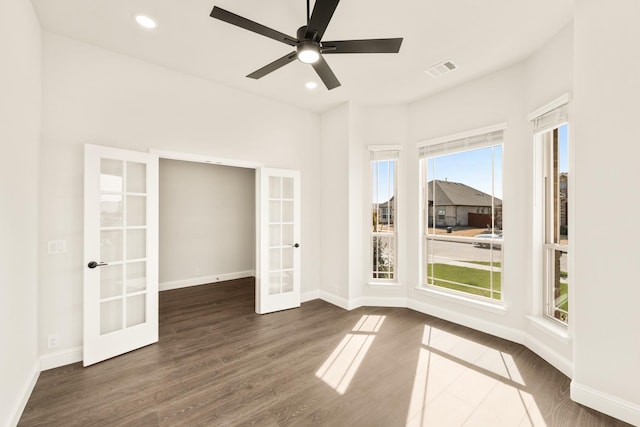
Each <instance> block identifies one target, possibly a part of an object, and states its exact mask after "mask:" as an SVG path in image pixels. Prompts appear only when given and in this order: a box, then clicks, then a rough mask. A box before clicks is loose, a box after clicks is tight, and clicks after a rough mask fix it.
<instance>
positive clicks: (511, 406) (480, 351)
mask: <svg viewBox="0 0 640 427" xmlns="http://www.w3.org/2000/svg"><path fill="white" fill-rule="evenodd" d="M539 423H540V411H539V409H538V408H537V406H536V402H535V399H534V398H533V396H532V395H531V394H530V393H529V392H528V390H527V387H526V384H525V382H524V380H523V377H522V375H521V374H520V372H519V370H518V368H517V366H516V362H515V360H514V359H513V356H512V355H511V354H508V353H505V352H502V351H499V350H497V349H494V348H491V347H489V346H487V345H483V344H479V343H476V342H474V341H472V340H469V339H466V338H462V337H459V336H457V335H455V334H452V333H449V332H446V331H442V330H440V329H437V328H433V327H431V326H428V325H426V326H425V327H424V332H423V338H422V343H421V346H420V349H419V354H418V362H417V366H416V374H415V378H414V383H413V388H412V392H411V400H410V403H409V410H408V413H407V418H406V425H407V426H416V427H422V426H427V425H430V426H431V425H454V426H462V425H469V426H471V425H516V426H517V425H521V424H522V425H540V424H539Z"/></svg>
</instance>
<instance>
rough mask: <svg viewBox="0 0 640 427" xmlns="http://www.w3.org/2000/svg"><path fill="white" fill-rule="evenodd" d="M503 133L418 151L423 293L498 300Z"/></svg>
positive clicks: (435, 144) (461, 137)
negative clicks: (421, 213) (456, 294)
mask: <svg viewBox="0 0 640 427" xmlns="http://www.w3.org/2000/svg"><path fill="white" fill-rule="evenodd" d="M504 128H505V126H504V125H498V126H495V127H492V128H486V129H483V130H480V131H474V132H470V133H468V134H466V135H458V136H454V137H450V138H444V140H443V139H439V140H436V141H434V142H432V143H428V142H427V143H426V144H425V145H423V146H422V147H420V158H421V170H422V173H421V188H422V189H423V196H422V198H423V203H422V205H423V219H422V222H423V224H422V230H423V263H422V267H421V268H422V277H423V287H425V288H430V289H438V290H440V291H444V292H450V293H458V294H460V293H462V294H464V295H465V296H473V297H475V298H480V299H490V300H492V301H496V300H498V301H501V300H502V287H501V280H502V134H503V129H504ZM469 135H470V136H469Z"/></svg>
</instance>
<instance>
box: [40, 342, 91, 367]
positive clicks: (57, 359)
mask: <svg viewBox="0 0 640 427" xmlns="http://www.w3.org/2000/svg"><path fill="white" fill-rule="evenodd" d="M81 361H82V347H73V348H67V349H64V350H60V351H56V352H54V353H46V354H43V355H42V356H40V370H42V371H47V370H49V369H53V368H59V367H60V366H65V365H70V364H72V363H76V362H81Z"/></svg>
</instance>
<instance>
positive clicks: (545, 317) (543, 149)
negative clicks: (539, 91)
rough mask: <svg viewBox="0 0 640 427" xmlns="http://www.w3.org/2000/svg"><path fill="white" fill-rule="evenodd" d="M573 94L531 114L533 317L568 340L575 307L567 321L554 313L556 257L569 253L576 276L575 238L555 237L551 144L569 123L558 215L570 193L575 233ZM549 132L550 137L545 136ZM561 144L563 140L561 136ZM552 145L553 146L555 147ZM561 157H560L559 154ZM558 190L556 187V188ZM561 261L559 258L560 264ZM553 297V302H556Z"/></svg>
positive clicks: (569, 220) (569, 214) (570, 219)
mask: <svg viewBox="0 0 640 427" xmlns="http://www.w3.org/2000/svg"><path fill="white" fill-rule="evenodd" d="M571 111H572V110H571V95H570V94H569V93H565V94H563V95H561V96H560V97H558V98H556V99H554V100H552V101H551V102H549V103H547V104H546V105H544V106H542V107H540V108H538V109H537V110H536V111H534V112H532V113H531V114H529V115H528V116H527V118H528V120H529V121H530V122H531V124H532V137H533V154H534V156H533V158H534V175H533V178H534V179H533V196H534V197H533V201H534V218H533V243H534V247H533V266H534V270H533V300H532V314H533V315H532V316H530V317H529V319H530V320H531V321H532V322H533V323H534V324H536V325H540V326H542V327H543V328H544V329H545V330H547V331H550V332H552V333H553V335H554V336H555V337H556V338H559V339H562V340H566V339H568V338H569V331H570V330H571V323H570V316H571V306H570V305H569V307H568V313H567V314H568V318H567V321H563V320H561V319H558V318H556V317H555V316H554V314H555V307H556V303H555V280H554V279H555V265H556V263H555V260H554V259H553V258H554V256H555V252H556V251H561V252H564V253H565V255H564V256H565V257H566V263H567V265H566V267H567V273H568V277H569V279H572V278H575V275H574V274H573V243H572V240H570V241H569V242H568V244H566V245H565V244H562V243H561V242H560V239H559V236H558V242H556V241H555V238H554V232H555V230H554V227H553V226H551V227H550V224H552V222H553V221H552V220H551V219H550V218H552V217H553V215H554V206H553V205H552V204H550V203H549V201H548V200H549V198H551V199H552V200H553V197H554V196H553V190H552V189H554V182H553V180H552V179H549V177H550V176H552V175H553V162H554V160H553V156H554V154H553V150H552V149H550V147H549V145H550V144H553V136H551V137H549V136H548V135H552V133H553V131H558V132H559V130H560V128H562V127H563V126H566V132H567V138H566V143H567V147H566V150H567V151H566V156H567V181H566V186H565V188H562V186H561V185H560V183H561V179H560V177H561V175H562V172H561V171H560V170H559V169H558V183H557V188H555V189H557V191H558V206H555V208H556V209H557V210H558V212H557V215H558V218H561V209H562V208H561V204H562V203H561V202H560V200H559V199H560V197H559V196H560V193H562V192H566V196H565V197H566V203H567V208H566V209H567V211H566V212H565V215H566V219H567V235H571V227H572V224H573V218H574V210H573V209H571V208H570V206H571V205H572V200H573V190H572V187H573V183H572V178H571V171H572V170H573V161H574V158H573V148H572V147H573V140H572V138H573V135H572V132H571ZM545 135H547V137H546V138H545ZM557 142H558V146H559V142H560V139H559V138H558V139H557ZM551 148H552V147H551ZM558 159H559V157H558ZM555 189H554V190H555ZM557 231H558V234H559V233H560V224H558V230H557ZM561 256H562V254H561ZM559 262H560V260H559V259H558V263H559ZM572 288H573V286H572V285H571V283H570V282H568V288H567V299H568V302H569V303H571V301H572V293H573V290H572ZM552 300H553V302H552Z"/></svg>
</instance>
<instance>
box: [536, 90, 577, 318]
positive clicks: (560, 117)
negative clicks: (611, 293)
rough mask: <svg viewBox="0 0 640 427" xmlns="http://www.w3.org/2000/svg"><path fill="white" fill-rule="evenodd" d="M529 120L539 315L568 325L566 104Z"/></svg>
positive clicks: (567, 155) (567, 151) (567, 150)
mask: <svg viewBox="0 0 640 427" xmlns="http://www.w3.org/2000/svg"><path fill="white" fill-rule="evenodd" d="M564 102H565V103H564V104H561V105H560V106H559V107H556V108H553V109H551V110H549V111H547V112H546V113H544V114H541V115H538V116H536V117H534V118H533V119H532V121H533V126H534V133H535V141H536V144H538V147H537V152H538V153H540V154H541V155H542V161H540V168H541V170H540V171H539V172H538V176H539V179H540V181H541V182H540V183H539V188H540V189H541V193H542V194H541V197H540V199H541V202H542V203H541V207H542V208H541V210H540V211H539V212H538V215H539V216H541V217H542V227H541V236H540V240H541V241H542V245H541V246H542V252H543V253H542V263H541V265H540V268H541V269H542V300H543V301H542V314H543V315H544V316H546V317H548V318H550V319H553V320H555V321H557V322H560V323H562V324H567V323H568V322H569V275H568V253H569V216H568V213H569V167H568V164H569V147H568V125H567V105H566V101H564Z"/></svg>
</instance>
